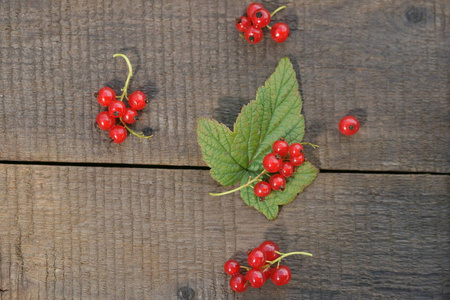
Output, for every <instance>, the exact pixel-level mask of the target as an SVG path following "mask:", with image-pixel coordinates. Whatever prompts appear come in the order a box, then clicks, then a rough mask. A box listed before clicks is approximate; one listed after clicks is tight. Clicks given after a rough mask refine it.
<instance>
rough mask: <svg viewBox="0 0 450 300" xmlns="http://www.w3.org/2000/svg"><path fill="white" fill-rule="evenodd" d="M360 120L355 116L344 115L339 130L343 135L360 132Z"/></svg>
mask: <svg viewBox="0 0 450 300" xmlns="http://www.w3.org/2000/svg"><path fill="white" fill-rule="evenodd" d="M358 129H359V121H358V119H357V118H355V117H354V116H346V117H343V118H342V120H341V121H340V122H339V131H340V132H341V133H342V134H343V135H352V134H355V133H357V132H358Z"/></svg>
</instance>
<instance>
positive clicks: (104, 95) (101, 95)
mask: <svg viewBox="0 0 450 300" xmlns="http://www.w3.org/2000/svg"><path fill="white" fill-rule="evenodd" d="M113 100H116V92H114V90H113V89H112V88H110V87H107V86H105V87H102V88H101V89H100V90H99V91H98V95H97V101H98V104H100V105H101V106H109V104H110V103H111V101H113Z"/></svg>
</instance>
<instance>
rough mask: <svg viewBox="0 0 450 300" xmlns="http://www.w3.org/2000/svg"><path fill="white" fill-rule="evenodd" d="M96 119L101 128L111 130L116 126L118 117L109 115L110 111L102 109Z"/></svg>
mask: <svg viewBox="0 0 450 300" xmlns="http://www.w3.org/2000/svg"><path fill="white" fill-rule="evenodd" d="M95 121H96V122H97V124H98V128H100V129H101V130H110V129H111V128H112V127H113V126H114V123H115V122H116V119H115V118H114V117H111V116H110V115H109V112H107V111H102V112H101V113H99V114H98V115H97V118H95Z"/></svg>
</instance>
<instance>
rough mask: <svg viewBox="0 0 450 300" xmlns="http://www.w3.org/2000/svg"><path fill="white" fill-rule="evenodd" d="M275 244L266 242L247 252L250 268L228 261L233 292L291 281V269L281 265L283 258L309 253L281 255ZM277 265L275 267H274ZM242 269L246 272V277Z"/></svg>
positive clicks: (226, 271)
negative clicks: (269, 283) (267, 282)
mask: <svg viewBox="0 0 450 300" xmlns="http://www.w3.org/2000/svg"><path fill="white" fill-rule="evenodd" d="M279 250H280V249H279V247H278V245H277V244H276V243H275V242H272V241H265V242H262V243H261V245H259V247H257V248H254V249H252V250H251V251H249V252H247V254H248V257H247V263H248V264H249V266H250V267H246V266H241V264H240V263H239V262H238V261H236V260H233V259H231V260H228V261H227V262H226V263H225V265H224V270H225V273H227V274H228V275H231V276H232V277H231V279H230V287H231V289H232V290H233V291H235V292H238V293H242V292H244V291H245V290H247V288H248V286H251V287H253V288H260V287H262V286H263V285H264V283H265V282H266V281H267V280H269V278H270V280H271V281H272V282H273V284H275V285H278V286H280V285H285V284H287V283H288V282H289V281H290V280H291V276H292V274H291V270H290V269H289V267H287V266H284V265H280V262H281V260H282V259H283V258H285V257H287V256H289V255H295V254H298V255H307V256H312V254H311V253H307V252H290V253H281V252H279ZM275 264H276V266H275V267H272V266H274V265H275ZM241 269H243V270H246V273H245V275H244V274H242V273H241Z"/></svg>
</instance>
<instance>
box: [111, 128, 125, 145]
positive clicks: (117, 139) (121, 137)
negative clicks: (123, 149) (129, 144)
mask: <svg viewBox="0 0 450 300" xmlns="http://www.w3.org/2000/svg"><path fill="white" fill-rule="evenodd" d="M109 137H110V138H112V140H113V142H114V143H116V144H120V143H122V142H123V141H125V139H126V138H127V130H126V129H125V127H123V126H122V125H115V126H113V128H111V130H110V131H109Z"/></svg>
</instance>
